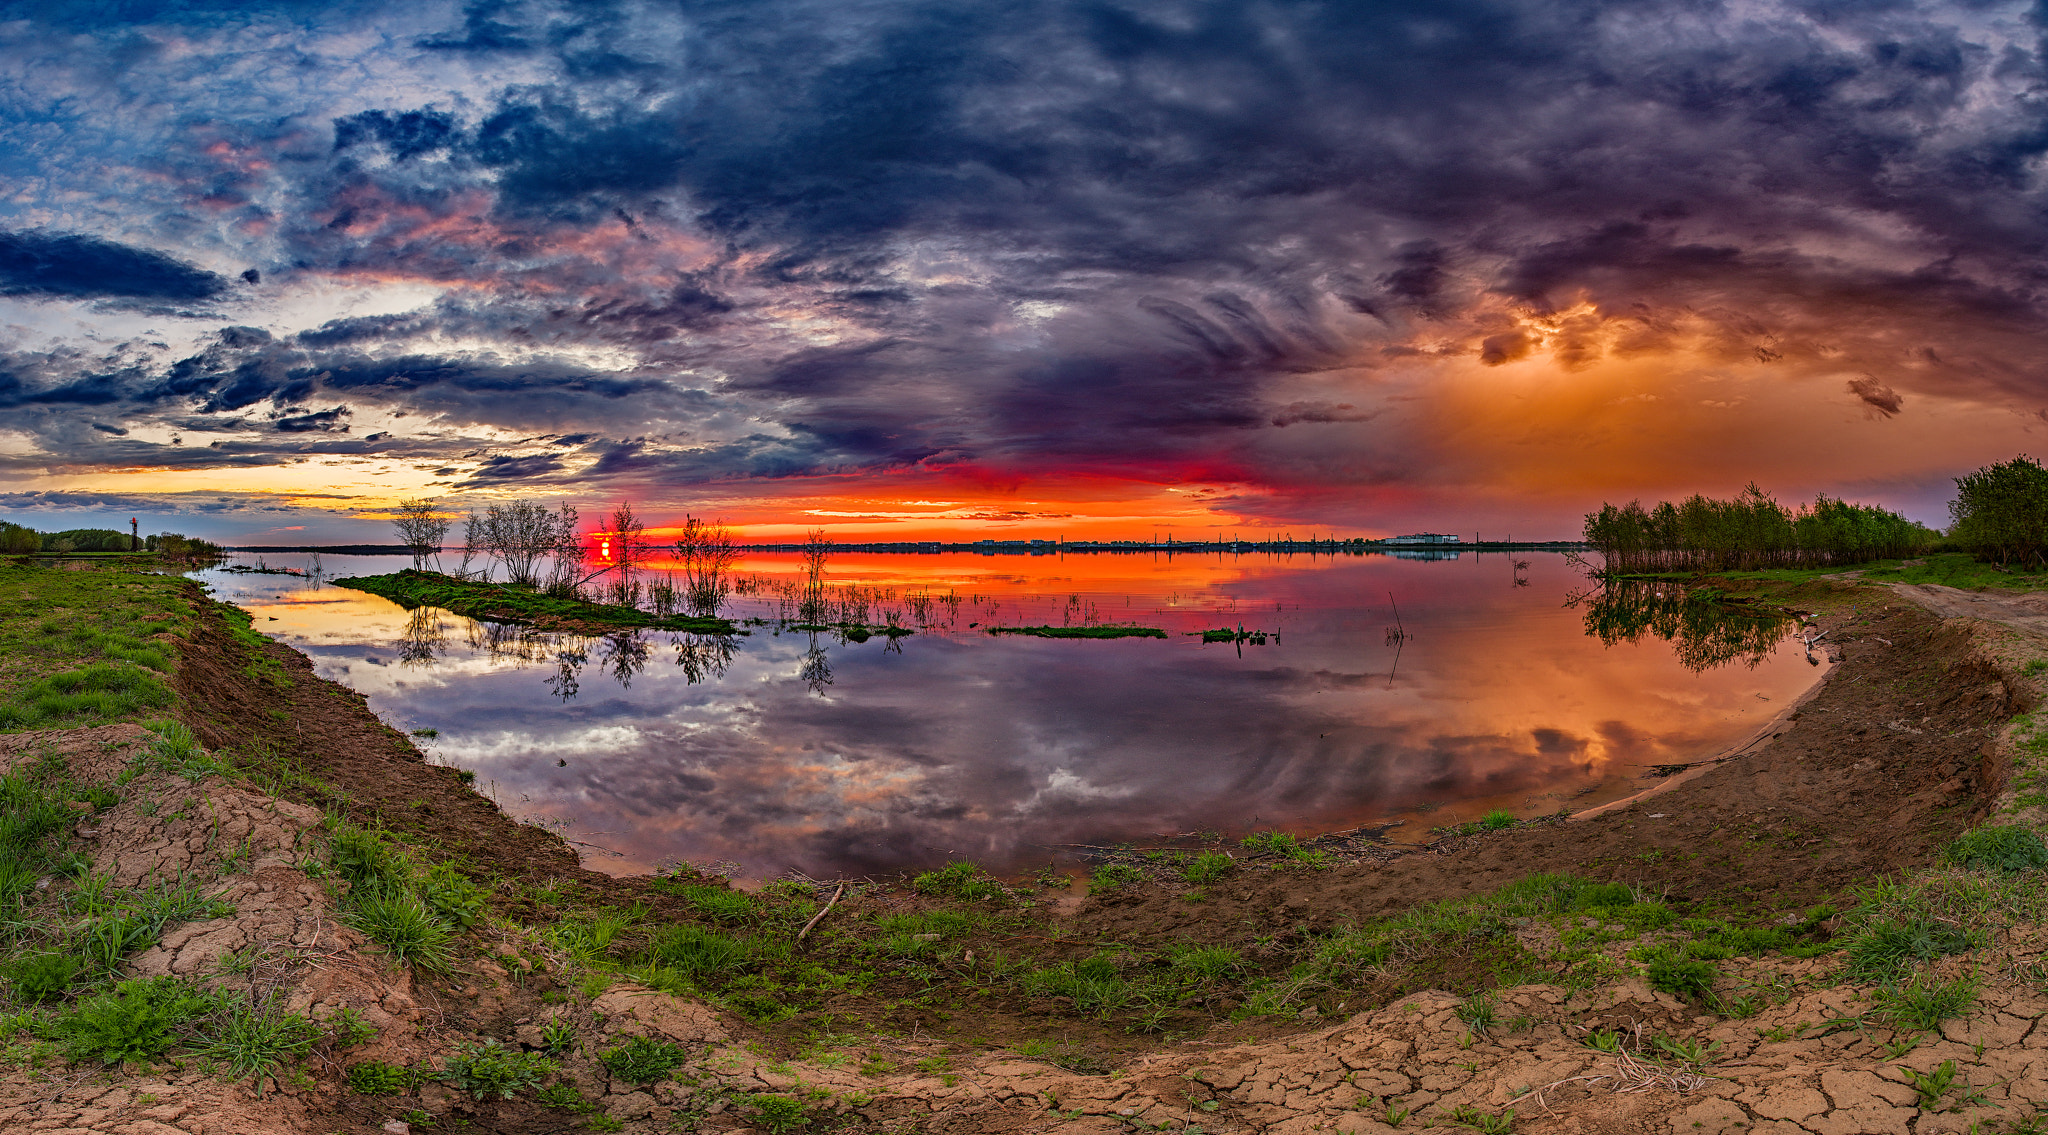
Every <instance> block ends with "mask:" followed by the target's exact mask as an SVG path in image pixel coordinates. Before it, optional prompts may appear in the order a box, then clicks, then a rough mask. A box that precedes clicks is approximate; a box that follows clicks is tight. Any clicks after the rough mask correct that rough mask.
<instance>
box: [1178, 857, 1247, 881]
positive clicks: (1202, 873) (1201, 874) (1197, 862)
mask: <svg viewBox="0 0 2048 1135" xmlns="http://www.w3.org/2000/svg"><path fill="white" fill-rule="evenodd" d="M1235 870H1237V860H1235V859H1232V858H1231V857H1230V856H1228V855H1224V854H1222V853H1221V852H1216V851H1205V852H1202V853H1201V854H1200V855H1197V856H1195V857H1194V858H1193V859H1191V860H1189V861H1188V865H1187V867H1185V868H1184V869H1182V871H1181V874H1182V875H1183V876H1184V877H1186V879H1187V881H1188V882H1190V883H1193V884H1195V885H1197V886H1200V885H1202V884H1204V883H1213V882H1215V881H1216V880H1218V879H1221V878H1222V877H1223V876H1225V875H1228V874H1230V873H1231V872H1232V871H1235Z"/></svg>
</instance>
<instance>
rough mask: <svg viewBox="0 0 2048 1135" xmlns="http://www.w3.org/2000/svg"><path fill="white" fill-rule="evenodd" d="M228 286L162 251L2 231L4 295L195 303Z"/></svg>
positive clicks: (0, 261)
mask: <svg viewBox="0 0 2048 1135" xmlns="http://www.w3.org/2000/svg"><path fill="white" fill-rule="evenodd" d="M227 287H228V282H227V281H226V280H223V279H221V278H220V277H219V276H216V275H214V274H213V273H211V272H206V271H202V270H201V269H198V268H195V267H193V266H192V265H190V264H186V263H184V262H183V261H180V260H176V259H173V258H172V257H169V256H166V255H164V254H163V253H161V252H151V251H149V250H148V249H143V248H130V247H128V246H126V245H121V244H115V243H113V242H112V241H106V240H100V239H98V238H97V237H91V236H85V235H82V234H79V233H44V232H0V295H4V296H62V297H66V298H78V297H98V296H112V297H118V298H122V299H152V300H174V301H185V302H190V301H194V300H203V299H210V298H212V297H214V296H217V295H219V294H220V293H222V292H224V291H226V290H227Z"/></svg>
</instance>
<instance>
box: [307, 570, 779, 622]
mask: <svg viewBox="0 0 2048 1135" xmlns="http://www.w3.org/2000/svg"><path fill="white" fill-rule="evenodd" d="M333 583H334V586H336V587H346V588H349V589H351V590H354V591H367V592H369V593H370V594H372V595H378V596H382V597H383V598H385V599H389V600H391V601H392V602H393V603H396V604H398V605H399V606H401V607H404V608H405V609H406V610H408V611H409V610H412V609H413V608H415V607H439V608H441V609H442V610H444V611H448V612H451V613H453V614H457V615H465V616H468V617H469V618H472V619H488V620H490V621H492V622H498V623H524V624H528V625H531V626H535V627H540V628H542V629H545V630H561V631H587V630H595V631H598V632H600V633H602V632H603V631H606V630H612V629H616V628H620V627H647V628H652V629H654V630H665V631H683V632H686V633H689V634H714V635H729V634H745V633H746V632H745V631H742V630H740V629H739V628H738V627H736V626H734V625H733V623H732V620H730V619H720V618H705V617H702V616H697V615H670V616H668V617H666V618H664V617H661V616H657V615H653V614H650V613H649V612H646V611H643V610H641V609H640V608H638V607H621V606H614V605H612V604H609V603H590V602H586V601H584V600H581V599H571V598H568V597H566V596H558V595H550V594H548V593H546V592H544V591H537V590H535V589H533V588H531V587H522V586H520V585H518V584H514V583H486V582H483V581H479V580H473V579H457V578H456V577H454V576H452V575H442V574H441V573H440V572H433V571H419V570H416V569H413V568H406V569H404V570H402V571H396V572H392V573H391V574H389V575H361V576H350V577H348V578H346V579H337V580H334V581H333Z"/></svg>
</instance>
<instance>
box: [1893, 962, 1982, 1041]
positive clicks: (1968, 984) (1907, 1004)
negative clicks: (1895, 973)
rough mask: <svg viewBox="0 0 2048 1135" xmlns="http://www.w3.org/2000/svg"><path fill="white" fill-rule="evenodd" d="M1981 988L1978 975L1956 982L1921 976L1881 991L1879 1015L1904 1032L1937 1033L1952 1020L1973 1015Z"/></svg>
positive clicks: (1960, 978)
mask: <svg viewBox="0 0 2048 1135" xmlns="http://www.w3.org/2000/svg"><path fill="white" fill-rule="evenodd" d="M1977 987H1978V983H1977V978H1976V977H1975V976H1974V975H1973V976H1969V977H1959V978H1956V979H1955V980H1954V981H1937V980H1935V979H1934V978H1932V977H1929V976H1927V975H1919V976H1916V977H1914V978H1913V980H1911V981H1909V982H1907V983H1906V984H1904V985H1897V986H1885V987H1884V988H1881V989H1879V990H1878V991H1877V998H1876V1000H1877V1009H1876V1010H1875V1015H1876V1016H1878V1017H1881V1018H1883V1019H1885V1020H1888V1021H1890V1022H1892V1023H1893V1024H1895V1025H1897V1026H1898V1027H1900V1028H1907V1029H1922V1030H1932V1029H1936V1028H1939V1027H1941V1023H1942V1022H1943V1021H1946V1020H1948V1019H1949V1018H1951V1017H1961V1016H1965V1015H1967V1014H1968V1013H1969V1011H1970V1008H1971V1006H1973V1005H1975V1004H1976V1003H1977Z"/></svg>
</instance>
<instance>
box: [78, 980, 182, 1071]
mask: <svg viewBox="0 0 2048 1135" xmlns="http://www.w3.org/2000/svg"><path fill="white" fill-rule="evenodd" d="M216 1004H217V1003H216V1002H215V1000H214V999H213V998H212V997H210V996H208V995H207V994H205V993H202V992H201V991H199V990H198V989H196V988H194V987H193V986H191V985H189V984H187V983H186V982H183V981H180V980H177V979H175V978H167V977H160V978H152V979H149V980H134V981H124V982H121V983H120V984H118V985H116V986H115V987H114V988H113V989H111V990H108V991H107V992H105V993H98V994H94V995H93V996H91V997H87V998H85V999H83V1000H81V1001H79V1003H78V1006H77V1008H76V1009H75V1010H74V1011H73V1012H72V1013H71V1014H70V1015H69V1016H65V1017H60V1018H58V1020H57V1022H56V1023H55V1025H54V1026H53V1028H52V1031H53V1032H54V1033H55V1035H56V1039H57V1040H58V1042H59V1043H60V1044H61V1045H62V1046H63V1050H64V1055H65V1056H67V1057H68V1058H70V1059H72V1060H101V1061H105V1062H107V1063H110V1064H112V1063H120V1062H124V1061H129V1060H138V1061H149V1060H154V1059H156V1058H157V1057H158V1056H161V1055H163V1053H164V1052H165V1051H167V1050H169V1049H170V1048H171V1046H173V1045H175V1044H177V1043H178V1041H179V1040H180V1039H181V1037H182V1034H183V1030H184V1029H185V1028H186V1027H187V1026H188V1025H190V1024H191V1023H192V1022H194V1021H196V1020H198V1019H199V1018H200V1017H203V1016H205V1015H206V1014H207V1013H209V1012H212V1011H214V1009H215V1008H216Z"/></svg>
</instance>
